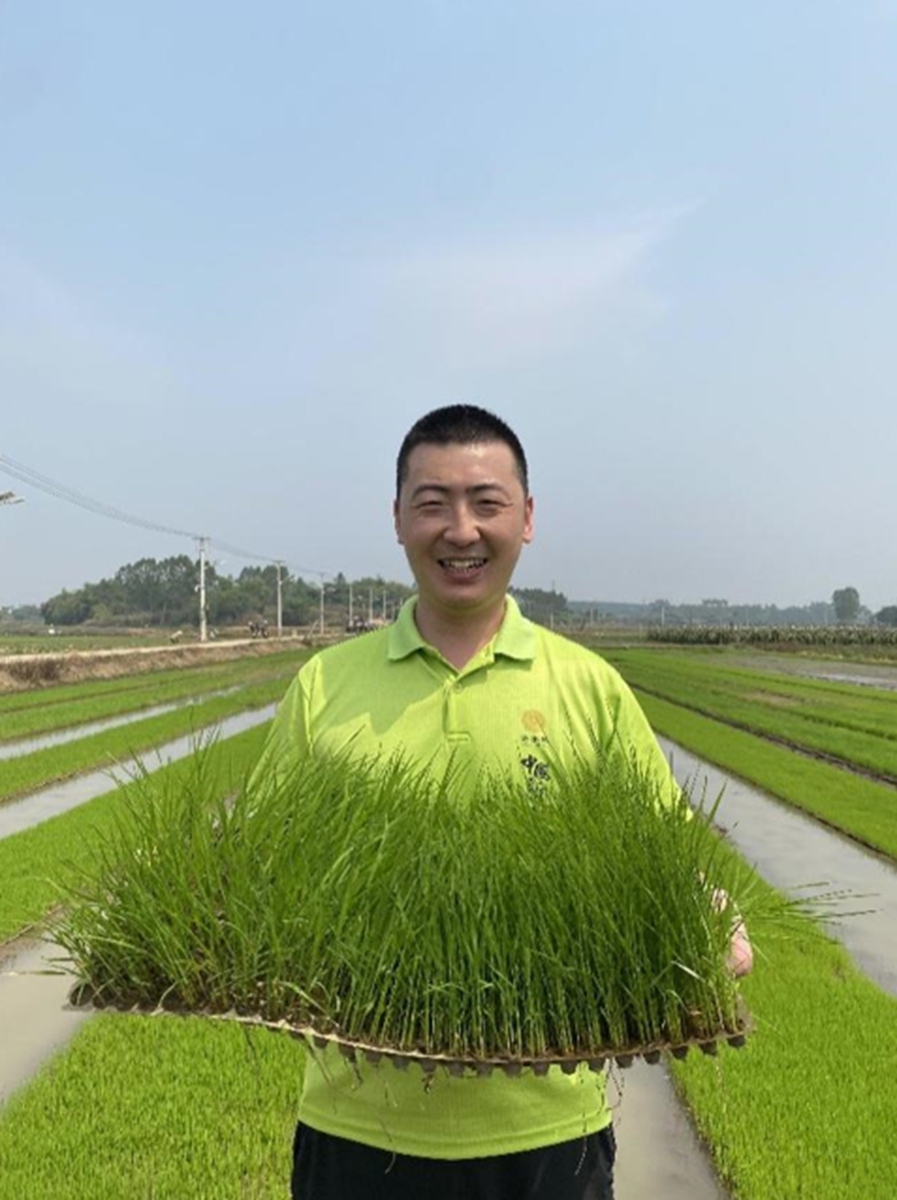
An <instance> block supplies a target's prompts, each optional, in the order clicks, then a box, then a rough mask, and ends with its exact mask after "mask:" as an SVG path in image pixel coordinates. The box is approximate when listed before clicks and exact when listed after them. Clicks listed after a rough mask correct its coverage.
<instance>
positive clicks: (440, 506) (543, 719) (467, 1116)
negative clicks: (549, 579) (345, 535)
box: [262, 405, 676, 1200]
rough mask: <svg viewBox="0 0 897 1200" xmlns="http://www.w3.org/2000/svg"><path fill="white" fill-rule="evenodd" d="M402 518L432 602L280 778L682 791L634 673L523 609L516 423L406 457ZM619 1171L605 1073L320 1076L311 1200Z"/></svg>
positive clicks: (295, 723)
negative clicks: (390, 777) (364, 763)
mask: <svg viewBox="0 0 897 1200" xmlns="http://www.w3.org/2000/svg"><path fill="white" fill-rule="evenodd" d="M393 517H394V522H395V530H396V535H397V537H398V539H399V542H400V543H401V544H402V546H403V547H404V549H405V553H406V555H407V557H408V562H409V565H410V567H411V570H412V573H413V574H414V578H415V580H416V582H417V595H416V596H415V597H414V598H413V599H411V600H410V601H408V602H407V603H406V604H405V606H404V607H403V608H402V610H401V612H400V614H399V616H398V619H397V620H396V622H395V624H394V625H393V626H391V627H390V628H388V629H384V630H379V631H376V632H373V633H369V634H365V635H363V636H362V637H360V638H358V639H355V640H354V641H351V642H345V643H343V644H342V645H339V646H335V647H332V648H331V649H328V650H325V651H323V652H322V653H320V654H318V655H316V656H315V657H314V658H313V659H312V660H311V661H310V662H309V663H308V664H307V665H306V666H304V667H303V668H302V670H301V671H300V672H299V675H298V676H297V678H296V680H295V682H294V683H293V685H292V686H291V688H290V690H289V691H288V693H287V695H286V696H285V698H284V700H283V702H282V704H281V706H280V708H279V709H278V714H277V717H276V719H275V721H274V724H273V727H272V731H271V735H270V737H269V739H268V743H267V745H266V750H265V754H264V756H263V759H262V764H263V768H262V769H270V770H272V771H276V770H278V768H279V766H280V765H281V764H283V765H287V766H291V765H293V764H295V763H296V762H297V761H299V762H301V761H302V759H304V758H308V757H315V758H318V757H326V756H328V755H334V756H335V755H342V754H345V753H346V752H347V750H348V752H350V753H352V754H357V755H359V756H363V757H371V756H375V755H382V756H385V757H388V756H390V755H392V754H395V753H401V754H402V756H403V757H404V758H405V759H406V760H407V759H410V760H413V761H414V762H416V763H418V764H420V765H421V766H423V767H426V768H427V769H428V770H430V771H432V772H434V773H438V774H444V773H445V772H446V771H447V770H449V768H450V767H451V770H452V772H453V784H454V786H455V787H457V788H458V789H463V788H464V787H467V786H470V787H472V786H474V784H475V781H476V778H477V776H478V774H479V773H480V772H481V771H482V770H483V769H489V770H496V769H498V770H501V771H502V772H504V773H506V774H510V775H512V776H513V775H516V776H517V777H519V778H520V780H521V782H522V783H523V784H524V785H525V786H526V787H529V788H536V789H539V788H542V787H544V786H546V784H547V783H548V782H549V781H550V778H551V773H552V769H553V766H554V764H570V765H572V764H573V763H574V762H576V761H577V760H578V759H580V758H581V757H582V756H583V755H586V756H588V755H595V754H596V753H597V754H603V755H625V756H626V757H627V759H629V758H630V757H631V756H633V755H634V756H636V757H637V758H638V760H639V762H640V765H641V767H642V768H643V769H644V770H647V771H649V772H650V773H651V774H652V775H654V777H655V778H656V779H657V781H658V782H659V784H660V786H661V788H663V789H673V788H675V786H676V785H675V782H674V781H673V779H672V776H671V774H670V771H669V768H668V766H667V763H666V761H665V759H664V758H663V755H662V754H661V752H660V749H659V747H658V745H657V742H656V740H655V738H654V736H653V734H652V732H651V730H650V728H649V726H648V723H647V721H646V719H645V717H644V715H643V713H642V711H641V709H640V708H639V707H638V704H637V703H636V701H635V700H634V698H633V697H632V694H631V693H630V691H629V689H628V688H627V687H626V685H625V683H623V681H622V680H621V679H620V677H619V676H618V675H617V673H616V672H615V671H614V670H613V669H612V668H611V667H610V666H608V664H606V663H605V662H604V661H603V660H602V659H600V658H599V657H598V656H597V655H595V654H593V653H591V652H590V651H588V650H586V649H584V648H583V647H581V646H578V645H575V644H574V643H572V642H569V641H567V640H566V639H564V638H561V637H559V636H556V635H555V634H553V633H550V632H549V631H548V630H546V629H543V628H542V627H540V626H537V625H534V624H532V623H531V622H529V621H527V620H525V619H524V618H523V616H522V615H521V613H520V611H519V609H518V607H517V605H516V604H515V602H514V600H513V598H512V597H510V596H509V595H508V592H507V589H508V584H509V581H510V579H511V575H512V573H513V571H514V567H515V566H516V564H517V560H518V558H519V556H520V553H521V551H522V549H523V547H524V546H525V545H526V544H527V543H528V542H530V541H532V538H533V500H532V496H531V495H530V492H529V483H528V477H527V463H526V457H525V455H524V452H523V448H522V446H521V445H520V442H519V441H518V439H517V437H516V435H515V434H514V433H513V431H512V430H511V429H510V428H509V427H508V426H507V425H506V424H505V423H504V422H503V421H502V420H500V419H499V418H498V417H496V416H494V415H493V414H491V413H489V412H486V411H485V410H484V409H481V408H476V407H474V406H471V405H452V406H450V407H447V408H441V409H437V410H435V411H434V412H431V413H429V414H428V415H427V416H425V417H423V418H421V420H419V421H418V422H417V423H416V424H415V425H414V426H413V427H412V429H411V430H410V431H409V433H408V434H407V436H406V437H405V439H404V441H403V443H402V446H401V449H400V451H399V455H398V461H397V464H396V496H395V502H394V506H393ZM426 835H427V831H426V829H425V828H421V838H425V837H426ZM595 852H596V853H600V847H596V850H595ZM588 935H589V931H588V930H585V929H584V930H583V931H582V936H583V937H588ZM613 1158H614V1138H613V1130H612V1127H611V1114H610V1111H609V1110H608V1108H607V1104H606V1101H605V1088H604V1079H603V1076H601V1075H596V1074H595V1073H593V1072H589V1071H588V1070H585V1069H583V1070H582V1071H581V1072H578V1073H576V1074H574V1075H572V1076H568V1075H564V1074H563V1073H562V1072H561V1071H560V1069H559V1068H557V1067H552V1068H551V1070H550V1071H549V1072H548V1074H547V1075H544V1076H536V1075H535V1074H533V1072H531V1071H524V1072H523V1074H522V1075H521V1076H520V1077H519V1078H513V1079H512V1078H508V1077H507V1076H506V1075H504V1074H503V1073H501V1072H494V1073H493V1074H492V1075H490V1076H468V1075H463V1076H461V1077H455V1076H451V1075H449V1074H448V1073H447V1072H440V1073H438V1077H437V1079H436V1081H435V1082H434V1084H433V1086H432V1087H430V1088H428V1089H425V1088H424V1086H423V1082H422V1078H421V1076H420V1073H419V1072H417V1071H416V1070H415V1069H409V1070H408V1071H405V1072H400V1071H397V1070H395V1069H394V1068H392V1067H384V1068H374V1067H371V1066H369V1065H368V1064H366V1063H359V1064H358V1065H350V1064H348V1063H347V1062H346V1061H345V1060H344V1059H343V1058H342V1057H341V1056H340V1055H339V1054H338V1053H332V1052H330V1051H325V1052H321V1053H319V1054H316V1055H315V1056H313V1057H310V1058H309V1061H308V1066H307V1070H306V1078H305V1084H304V1090H303V1098H302V1105H301V1111H300V1121H299V1125H298V1128H297V1131H296V1139H295V1145H294V1170H293V1197H294V1200H375V1198H376V1200H380V1198H382V1200H412V1198H413V1200H421V1198H425V1200H450V1198H451V1200H523V1198H524V1197H526V1198H528V1200H609V1198H611V1197H612V1196H613V1183H612V1179H613Z"/></svg>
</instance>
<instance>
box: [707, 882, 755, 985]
mask: <svg viewBox="0 0 897 1200" xmlns="http://www.w3.org/2000/svg"><path fill="white" fill-rule="evenodd" d="M713 907H714V909H715V910H716V911H717V912H725V911H726V909H727V908H728V907H729V893H728V892H726V891H724V890H723V888H714V889H713ZM728 967H729V970H730V971H731V972H732V974H733V975H735V976H736V977H737V976H740V975H749V974H750V972H751V971H752V970H753V968H754V951H753V948H752V947H751V939H750V938H749V937H748V931H747V928H746V927H745V924H744V921H742V919H741V917H740V916H738V911H737V909H736V914H735V922H734V924H733V926H732V940H731V942H730V943H729V961H728Z"/></svg>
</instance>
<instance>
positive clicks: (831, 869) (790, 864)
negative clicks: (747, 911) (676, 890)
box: [658, 738, 897, 995]
mask: <svg viewBox="0 0 897 1200" xmlns="http://www.w3.org/2000/svg"><path fill="white" fill-rule="evenodd" d="M658 740H659V741H660V744H661V746H662V747H663V750H664V753H665V754H666V755H667V756H668V758H670V759H671V761H672V764H673V770H674V772H675V774H676V777H677V779H678V780H679V782H680V783H683V784H686V783H689V782H691V783H692V785H693V786H694V791H695V794H696V795H698V796H700V795H701V792H702V789H703V788H704V787H705V786H706V789H707V797H708V800H709V799H712V798H714V797H716V796H717V795H718V793H719V792H720V791H721V790H723V789H724V795H723V801H722V803H721V805H720V808H719V813H718V815H717V819H718V821H719V823H720V824H721V825H722V826H723V827H724V828H725V829H726V830H727V831H728V835H729V840H730V841H731V842H732V844H733V845H734V846H735V847H736V848H737V849H738V850H739V851H740V852H741V854H742V855H744V857H745V858H746V859H747V860H748V861H749V862H750V863H752V864H753V865H754V866H756V868H757V870H758V871H759V873H760V874H761V875H762V876H763V878H764V879H765V880H766V881H767V882H768V883H771V884H772V885H773V886H774V887H777V888H779V889H780V890H781V891H784V892H788V893H791V894H796V893H797V892H798V891H799V890H800V889H802V888H804V887H805V885H807V884H819V883H823V884H824V888H823V890H825V891H843V892H848V893H851V895H852V896H853V897H854V899H852V900H851V899H850V898H849V897H848V898H847V899H846V900H845V903H844V908H845V909H847V910H854V909H867V910H870V911H865V912H862V913H857V915H854V916H850V917H846V918H844V919H843V920H841V921H837V922H833V923H831V924H830V925H829V926H828V931H829V933H830V934H831V936H832V937H834V938H836V939H837V940H838V941H839V942H841V943H842V944H843V945H844V946H845V948H846V949H847V950H848V951H849V952H850V954H851V955H852V956H853V958H854V960H855V962H856V963H857V965H858V966H859V967H860V969H861V970H862V971H863V972H864V973H865V974H866V975H868V976H869V978H870V979H873V980H874V981H875V982H876V983H877V984H878V985H879V986H880V987H882V988H884V989H885V990H886V991H888V992H891V993H892V994H893V995H897V867H895V866H894V864H893V863H891V862H890V861H889V860H888V859H885V858H883V857H882V856H880V855H877V854H875V853H874V852H873V851H871V850H867V849H865V848H864V847H862V846H860V845H858V844H857V843H856V842H853V841H851V840H850V838H848V837H846V836H844V835H842V834H839V833H836V832H835V831H834V830H832V829H829V828H827V827H826V826H824V825H820V824H819V823H818V822H817V821H814V820H813V818H812V817H809V816H806V815H805V814H803V813H801V812H798V811H797V810H796V809H793V808H790V807H789V806H788V805H786V804H783V803H781V802H780V801H778V800H774V799H773V798H772V797H771V796H768V795H767V794H766V793H765V792H761V791H760V790H759V789H758V788H755V787H752V786H751V785H750V784H747V783H744V782H743V781H741V780H739V779H736V778H734V777H733V776H731V775H727V774H726V773H725V772H723V771H720V770H719V769H718V768H716V767H713V766H710V765H709V764H707V763H705V762H703V761H702V760H700V759H698V758H696V757H695V756H694V755H693V754H690V753H689V752H688V751H687V750H683V749H682V747H681V746H677V745H676V744H675V743H673V742H669V741H667V740H666V739H665V738H660V739H658ZM811 890H812V889H811Z"/></svg>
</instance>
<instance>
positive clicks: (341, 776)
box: [55, 748, 798, 1063]
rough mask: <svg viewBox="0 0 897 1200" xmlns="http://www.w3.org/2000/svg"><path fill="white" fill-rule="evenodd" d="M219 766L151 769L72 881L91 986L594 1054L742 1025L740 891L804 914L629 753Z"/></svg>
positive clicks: (464, 1043) (399, 1036) (440, 1040)
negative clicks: (585, 758) (449, 762)
mask: <svg viewBox="0 0 897 1200" xmlns="http://www.w3.org/2000/svg"><path fill="white" fill-rule="evenodd" d="M211 761H212V760H211V759H210V758H209V756H208V755H207V753H206V752H205V751H204V750H203V749H202V748H199V749H198V750H197V752H196V753H195V754H194V756H193V762H192V768H191V770H190V772H189V774H188V778H187V779H186V781H184V776H181V777H180V779H181V782H180V784H179V785H178V786H176V787H172V786H170V785H171V780H170V779H167V780H166V779H164V778H163V779H162V780H160V781H157V780H155V779H154V778H153V777H152V776H144V777H143V782H142V786H141V788H140V789H138V794H137V795H136V797H135V795H134V792H133V790H132V792H131V795H130V797H129V798H128V800H127V802H126V803H125V804H123V805H122V806H121V814H122V816H121V819H120V820H119V822H118V824H117V827H116V829H115V831H114V833H113V835H112V836H110V837H108V838H107V839H106V840H105V841H104V842H103V843H102V844H101V845H100V846H99V848H98V851H97V855H96V860H95V861H96V863H97V864H98V865H97V868H96V869H95V870H93V871H92V872H91V873H90V874H89V875H82V876H81V877H80V878H78V879H76V880H74V881H73V882H72V883H71V884H70V899H69V901H68V902H67V910H68V911H67V914H66V916H65V918H64V919H63V921H62V923H61V925H60V927H59V928H58V929H57V930H56V932H55V936H56V938H57V939H58V941H59V942H60V943H61V944H62V945H63V946H64V947H65V948H66V949H67V951H68V952H69V954H70V955H71V958H72V960H73V962H74V964H75V969H76V972H77V974H78V976H79V977H80V979H81V980H82V981H83V986H82V987H81V988H80V989H79V994H80V996H81V998H83V999H92V1000H93V1002H94V1003H96V1004H99V1005H101V1006H102V1005H106V1004H109V1005H115V1006H119V1007H131V1006H137V1007H139V1008H141V1009H144V1010H147V1009H153V1008H155V1007H156V1006H160V1005H161V1006H163V1007H165V1008H170V1009H174V1010H177V1011H182V1012H183V1011H187V1012H205V1013H209V1014H219V1015H220V1014H225V1013H228V1012H234V1013H236V1014H237V1015H243V1016H257V1017H258V1018H259V1019H261V1020H264V1021H267V1022H271V1023H275V1022H284V1023H286V1024H287V1025H289V1026H291V1027H293V1028H296V1029H301V1030H306V1031H314V1032H315V1033H317V1034H319V1035H321V1036H324V1037H333V1038H336V1039H337V1040H341V1041H343V1042H347V1043H349V1044H351V1045H360V1046H363V1047H369V1048H370V1047H373V1048H376V1049H378V1050H383V1051H393V1052H396V1053H398V1054H400V1055H423V1056H439V1057H448V1058H452V1059H455V1060H460V1061H466V1062H470V1063H475V1062H478V1061H483V1060H492V1059H494V1060H498V1061H502V1062H507V1061H517V1062H521V1061H523V1062H534V1061H540V1062H541V1061H545V1060H555V1059H569V1060H570V1061H575V1060H577V1059H597V1058H601V1057H606V1056H608V1055H610V1054H613V1053H627V1052H643V1051H650V1050H651V1049H653V1048H656V1047H659V1046H666V1045H680V1044H686V1043H689V1042H692V1041H698V1042H706V1041H709V1040H712V1039H715V1038H717V1037H721V1036H723V1037H725V1036H729V1037H737V1036H738V1035H739V1034H740V1033H741V1032H742V1029H743V1020H742V1017H741V1016H740V1013H739V1003H738V988H737V984H736V981H735V979H734V978H733V977H732V975H731V973H730V971H729V969H728V964H727V957H728V952H729V944H730V938H731V933H732V926H733V919H734V914H735V912H736V906H737V911H739V912H740V913H741V914H742V915H743V916H744V917H745V918H746V919H747V920H748V921H749V922H750V923H751V925H752V926H754V927H756V928H762V927H763V924H764V922H765V921H766V922H768V921H772V920H781V919H783V918H789V917H791V916H794V915H795V914H797V912H798V908H797V906H796V905H795V904H793V903H791V902H788V901H785V900H783V899H781V898H778V899H777V900H775V901H770V899H769V897H768V895H767V896H766V899H765V900H763V901H762V902H761V901H758V899H757V897H758V895H759V893H757V892H756V890H755V889H754V888H753V886H752V882H751V881H752V875H751V873H750V872H749V870H748V869H747V867H746V866H744V864H742V863H741V862H740V860H738V859H736V858H735V857H734V856H731V855H726V854H722V853H720V841H719V838H718V835H717V834H716V833H715V832H714V830H713V828H712V825H711V821H710V820H709V819H708V818H709V817H711V816H712V812H711V813H705V812H703V811H699V812H698V813H697V815H694V814H693V812H692V810H691V808H690V807H689V805H688V803H687V800H686V798H685V797H681V798H676V799H670V798H669V797H666V798H665V797H663V796H662V795H661V794H660V793H659V790H658V788H657V786H656V785H655V784H653V783H652V781H651V780H650V779H649V778H648V777H647V776H646V775H645V774H644V773H643V772H642V771H640V770H639V769H638V768H637V766H635V765H634V764H628V763H625V762H612V761H608V762H606V763H599V764H598V765H597V766H592V765H586V764H581V765H580V766H579V767H577V768H574V769H570V770H566V771H559V772H558V773H557V775H556V778H555V780H554V782H553V784H552V785H551V786H550V787H545V788H544V789H543V790H536V791H533V790H531V789H528V788H527V787H526V786H523V785H520V784H517V783H512V782H510V781H509V780H508V779H506V778H503V777H498V776H493V775H488V774H483V775H482V776H481V778H480V779H479V781H478V784H477V786H476V787H475V788H474V789H473V790H472V791H471V790H470V789H469V788H461V787H460V786H459V781H458V779H457V778H456V777H455V775H454V774H453V773H452V772H449V775H448V776H447V778H445V779H444V780H441V781H435V780H433V779H432V778H430V777H428V776H427V775H426V774H424V773H423V772H414V771H413V770H411V769H410V768H409V767H408V766H407V765H406V764H404V763H402V762H401V761H400V760H398V759H394V760H392V761H390V762H388V763H385V764H384V763H377V762H374V761H365V762H361V763H358V762H355V763H352V762H350V761H348V760H341V761H333V760H331V761H328V762H326V763H316V762H310V763H306V764H303V766H302V768H301V769H296V770H294V771H293V772H292V773H290V774H289V775H288V776H286V777H281V778H278V779H273V780H270V779H264V780H256V781H254V782H253V783H251V784H249V785H247V786H246V787H244V788H243V789H242V791H241V792H240V793H239V794H238V795H237V796H235V797H234V798H233V799H232V800H229V801H228V800H224V799H222V791H221V788H220V787H218V786H217V785H216V782H215V780H214V777H213V776H214V773H213V772H212V771H211V769H210V767H211ZM160 784H161V786H160ZM720 888H723V889H725V891H726V892H727V893H728V895H729V896H730V897H731V900H730V901H728V902H723V903H721V902H720V895H719V889H720Z"/></svg>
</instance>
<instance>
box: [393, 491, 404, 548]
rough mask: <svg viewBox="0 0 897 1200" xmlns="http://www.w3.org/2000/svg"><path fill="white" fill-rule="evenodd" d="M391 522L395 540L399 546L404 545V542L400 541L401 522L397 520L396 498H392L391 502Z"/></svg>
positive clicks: (397, 506)
mask: <svg viewBox="0 0 897 1200" xmlns="http://www.w3.org/2000/svg"><path fill="white" fill-rule="evenodd" d="M392 524H393V528H394V529H395V531H396V541H397V542H398V543H399V545H400V546H404V544H405V543H404V542H403V541H402V528H401V522H400V521H399V502H398V500H393V502H392Z"/></svg>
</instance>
